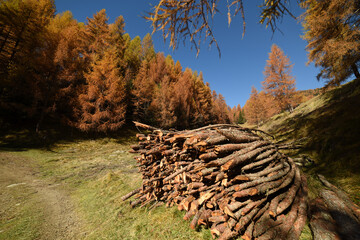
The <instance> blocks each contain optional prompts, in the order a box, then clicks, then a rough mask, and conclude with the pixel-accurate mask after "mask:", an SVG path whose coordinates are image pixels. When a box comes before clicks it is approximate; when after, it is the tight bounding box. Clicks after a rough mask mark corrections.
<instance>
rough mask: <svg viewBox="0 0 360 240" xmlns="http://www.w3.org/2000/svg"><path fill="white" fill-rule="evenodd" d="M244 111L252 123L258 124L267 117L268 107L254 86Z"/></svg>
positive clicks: (248, 120)
mask: <svg viewBox="0 0 360 240" xmlns="http://www.w3.org/2000/svg"><path fill="white" fill-rule="evenodd" d="M244 113H245V117H246V120H247V122H249V123H250V124H256V125H258V124H260V123H261V122H263V121H264V120H265V119H266V109H265V107H264V105H263V102H262V101H261V99H260V98H259V93H258V91H257V90H256V88H255V87H254V86H253V87H252V88H251V94H250V98H249V99H248V100H247V101H246V103H245V106H244Z"/></svg>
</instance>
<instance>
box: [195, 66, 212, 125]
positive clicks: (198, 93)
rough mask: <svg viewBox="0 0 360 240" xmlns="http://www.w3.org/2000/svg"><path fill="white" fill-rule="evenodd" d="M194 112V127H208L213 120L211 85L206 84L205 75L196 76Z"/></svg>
mask: <svg viewBox="0 0 360 240" xmlns="http://www.w3.org/2000/svg"><path fill="white" fill-rule="evenodd" d="M194 81H195V82H194V91H195V95H194V108H195V109H194V112H193V114H192V127H194V128H196V127H200V126H204V125H208V124H210V123H211V120H212V110H213V102H212V95H211V89H210V85H209V84H208V83H206V84H204V79H203V75H202V73H201V72H200V74H199V75H197V74H195V76H194Z"/></svg>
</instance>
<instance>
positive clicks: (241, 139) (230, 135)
mask: <svg viewBox="0 0 360 240" xmlns="http://www.w3.org/2000/svg"><path fill="white" fill-rule="evenodd" d="M216 131H217V132H218V133H220V134H221V135H223V136H225V137H226V138H227V139H229V140H230V141H231V142H233V143H247V142H254V141H257V140H260V139H261V138H260V137H258V136H256V135H252V136H251V135H249V134H244V132H242V131H239V130H238V129H216Z"/></svg>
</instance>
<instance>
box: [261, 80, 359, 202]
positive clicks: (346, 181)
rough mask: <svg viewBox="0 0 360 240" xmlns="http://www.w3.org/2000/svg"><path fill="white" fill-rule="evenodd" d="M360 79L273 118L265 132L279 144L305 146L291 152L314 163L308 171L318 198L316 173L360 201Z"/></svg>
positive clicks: (290, 153)
mask: <svg viewBox="0 0 360 240" xmlns="http://www.w3.org/2000/svg"><path fill="white" fill-rule="evenodd" d="M359 106H360V80H354V81H352V82H349V83H347V84H345V85H342V86H340V87H338V88H335V89H332V90H331V91H328V92H325V93H323V94H320V95H319V96H316V97H314V98H313V99H310V100H309V101H307V102H305V103H303V104H301V105H300V106H298V107H297V108H296V109H295V110H294V111H293V112H292V113H288V112H286V113H282V114H279V115H276V116H274V117H272V118H271V119H270V120H269V121H268V122H266V123H265V124H264V125H263V126H261V129H262V130H264V131H267V132H269V133H271V134H273V135H274V136H275V138H276V140H277V141H278V142H279V143H290V142H294V141H296V142H297V143H301V145H302V147H301V148H300V149H297V150H291V151H288V152H287V154H289V155H290V156H293V157H299V156H303V155H306V156H309V157H310V158H311V159H313V160H314V164H312V165H311V166H308V167H306V168H305V169H304V170H305V171H306V172H307V173H309V176H310V177H309V183H310V186H311V185H312V190H313V194H314V195H316V189H317V184H318V182H317V181H315V178H314V176H315V174H318V173H320V174H323V175H324V176H325V177H326V178H327V179H329V180H330V181H331V182H332V183H334V184H335V185H337V186H339V187H340V188H342V189H343V190H345V191H346V192H347V193H349V194H350V196H351V198H352V199H353V200H354V201H355V202H356V203H358V204H359V202H360V138H359V137H360V107H359Z"/></svg>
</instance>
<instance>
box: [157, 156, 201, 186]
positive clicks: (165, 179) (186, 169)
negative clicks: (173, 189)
mask: <svg viewBox="0 0 360 240" xmlns="http://www.w3.org/2000/svg"><path fill="white" fill-rule="evenodd" d="M197 162H198V161H195V162H192V163H191V164H189V165H188V166H186V167H184V168H182V169H180V170H178V171H176V172H174V173H173V174H171V175H170V176H168V177H166V178H164V180H163V182H164V183H165V182H167V181H169V180H170V179H172V178H174V177H176V176H177V175H179V174H180V173H183V172H185V171H188V170H189V169H190V168H191V167H192V166H193V165H194V164H195V163H197Z"/></svg>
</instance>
